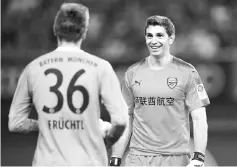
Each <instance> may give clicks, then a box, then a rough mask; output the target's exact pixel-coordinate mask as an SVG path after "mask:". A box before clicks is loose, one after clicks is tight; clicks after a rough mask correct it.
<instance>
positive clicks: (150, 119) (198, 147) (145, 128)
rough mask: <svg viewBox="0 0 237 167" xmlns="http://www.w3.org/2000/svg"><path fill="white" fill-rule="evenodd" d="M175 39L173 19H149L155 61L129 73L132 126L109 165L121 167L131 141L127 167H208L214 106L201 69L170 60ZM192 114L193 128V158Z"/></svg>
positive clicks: (127, 90)
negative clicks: (209, 115) (210, 112)
mask: <svg viewBox="0 0 237 167" xmlns="http://www.w3.org/2000/svg"><path fill="white" fill-rule="evenodd" d="M174 39H175V27H174V25H173V23H172V22H171V20H170V19H168V18H167V17H164V16H158V15H155V16H151V17H149V18H148V19H147V21H146V27H145V40H146V44H147V47H148V49H149V52H150V55H149V56H148V57H146V58H144V59H142V60H140V61H139V62H137V63H135V64H133V65H132V66H130V67H129V68H128V69H127V71H126V72H125V86H124V88H123V94H124V97H125V100H126V102H127V104H128V108H129V117H130V118H129V126H128V128H126V130H125V132H124V134H123V135H122V137H121V138H120V139H119V141H118V142H117V143H116V144H115V145H114V146H113V152H112V157H111V160H110V165H119V163H117V162H121V158H122V157H123V153H124V150H125V148H126V145H127V144H128V143H129V140H130V145H129V148H130V149H129V153H128V156H127V157H126V159H125V165H126V166H141V165H142V166H150V165H151V166H153V165H154V166H187V165H189V166H196V165H198V166H201V165H203V162H204V157H205V150H206V145H207V127H208V126H207V120H206V109H205V106H207V105H208V104H209V103H210V102H209V98H208V96H207V93H206V91H205V89H204V86H203V84H202V81H201V79H200V77H199V75H198V72H197V71H196V69H195V68H194V67H193V66H192V65H191V64H189V63H187V62H185V61H183V60H181V59H179V58H177V57H175V56H173V55H171V53H170V45H171V44H172V43H173V41H174ZM189 114H191V117H192V120H193V128H194V149H195V153H194V155H192V156H190V150H189V140H190V127H189ZM190 158H191V161H190Z"/></svg>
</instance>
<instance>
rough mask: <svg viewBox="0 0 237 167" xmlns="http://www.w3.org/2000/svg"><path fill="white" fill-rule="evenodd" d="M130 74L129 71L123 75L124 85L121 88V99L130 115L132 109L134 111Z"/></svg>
mask: <svg viewBox="0 0 237 167" xmlns="http://www.w3.org/2000/svg"><path fill="white" fill-rule="evenodd" d="M130 83H131V74H130V73H129V71H126V73H125V75H124V84H123V87H122V93H123V97H124V99H125V101H126V103H127V105H128V114H129V115H132V114H133V109H134V96H133V92H132V90H131V84H130Z"/></svg>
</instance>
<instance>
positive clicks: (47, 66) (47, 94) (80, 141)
mask: <svg viewBox="0 0 237 167" xmlns="http://www.w3.org/2000/svg"><path fill="white" fill-rule="evenodd" d="M88 24H89V11H88V8H87V7H85V6H83V5H81V4H78V3H63V4H62V5H61V8H60V10H59V12H58V13H57V15H56V17H55V22H54V27H53V28H54V33H55V35H56V37H57V39H58V48H57V49H56V50H54V51H52V52H50V53H47V54H45V55H42V56H40V57H39V58H37V59H35V60H33V61H32V62H31V63H29V64H28V65H27V67H26V68H25V69H24V71H23V73H22V74H21V76H20V79H19V82H18V85H17V88H16V91H15V94H14V98H13V101H12V105H11V108H10V113H9V130H10V131H11V132H30V131H39V135H38V141H37V147H36V150H35V154H34V160H33V166H52V165H55V166H107V165H108V157H107V150H106V147H105V144H104V138H103V137H102V134H101V132H100V129H101V128H100V126H99V125H101V122H100V121H99V118H100V98H99V97H100V96H101V98H102V100H103V103H104V105H105V107H106V108H107V110H108V111H109V114H110V116H111V124H112V127H111V129H110V131H109V132H108V134H107V135H106V137H105V141H106V143H107V144H108V145H107V146H112V145H113V144H114V143H115V142H116V141H117V140H118V138H119V137H120V136H121V135H122V133H123V131H124V129H125V127H126V124H127V121H128V114H127V111H128V108H127V104H126V102H125V100H124V98H123V95H122V92H121V88H120V84H119V81H118V78H117V76H116V74H115V72H114V70H113V68H112V66H111V65H110V63H109V62H107V61H105V60H103V59H101V58H99V57H96V56H94V55H91V54H89V53H87V52H85V51H83V50H81V49H80V47H81V42H82V41H83V40H84V39H85V36H86V32H87V29H88ZM32 105H34V106H35V108H36V111H37V114H38V120H33V119H28V115H29V113H30V112H31V106H32ZM102 124H103V123H102Z"/></svg>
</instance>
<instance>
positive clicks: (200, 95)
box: [185, 68, 210, 111]
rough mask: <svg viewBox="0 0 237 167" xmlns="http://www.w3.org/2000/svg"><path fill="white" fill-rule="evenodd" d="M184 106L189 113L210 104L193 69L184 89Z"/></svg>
mask: <svg viewBox="0 0 237 167" xmlns="http://www.w3.org/2000/svg"><path fill="white" fill-rule="evenodd" d="M185 104H186V106H187V107H188V110H189V111H192V110H194V109H196V108H200V107H205V106H207V105H209V104H210V100H209V98H208V95H207V92H206V90H205V88H204V85H203V83H202V81H201V78H200V76H199V74H198V72H197V70H196V69H195V68H193V69H192V70H190V73H189V79H188V83H187V89H186V99H185Z"/></svg>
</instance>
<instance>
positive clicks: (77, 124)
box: [48, 120, 84, 130]
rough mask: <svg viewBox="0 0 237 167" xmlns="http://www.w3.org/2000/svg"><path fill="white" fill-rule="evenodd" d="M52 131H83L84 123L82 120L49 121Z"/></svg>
mask: <svg viewBox="0 0 237 167" xmlns="http://www.w3.org/2000/svg"><path fill="white" fill-rule="evenodd" d="M48 126H49V129H50V130H64V129H68V130H83V129H84V123H83V121H82V120H48Z"/></svg>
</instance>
